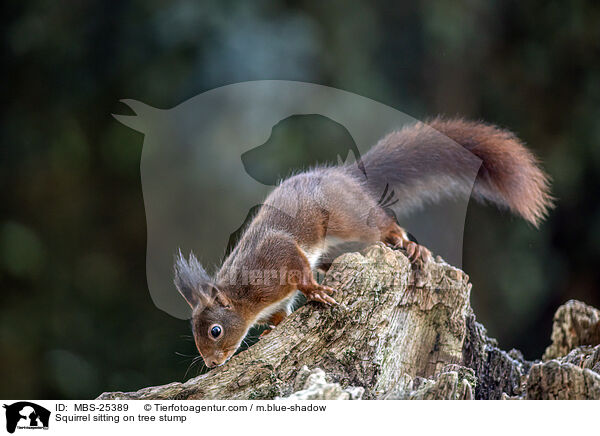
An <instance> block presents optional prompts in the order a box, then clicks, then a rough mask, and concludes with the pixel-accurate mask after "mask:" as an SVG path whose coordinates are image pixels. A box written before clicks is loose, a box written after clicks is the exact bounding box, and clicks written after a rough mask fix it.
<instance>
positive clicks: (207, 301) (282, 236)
mask: <svg viewBox="0 0 600 436" xmlns="http://www.w3.org/2000/svg"><path fill="white" fill-rule="evenodd" d="M448 138H450V139H451V140H452V141H454V142H455V143H456V144H458V145H460V146H462V147H459V146H454V147H453V146H451V145H450V144H449V142H450V141H449V140H448ZM465 149H466V150H467V151H468V152H470V153H465ZM474 156H476V157H477V158H478V159H479V160H481V167H480V169H479V173H478V175H477V178H476V179H475V184H474V185H473V183H472V180H470V179H469V178H468V177H465V173H467V170H468V168H472V159H470V158H469V157H471V158H473V157H474ZM365 170H366V171H365ZM388 185H389V186H390V187H392V188H393V189H394V190H395V192H396V194H397V197H398V200H399V201H400V202H401V204H400V206H401V207H402V202H404V203H405V204H406V205H407V207H408V206H410V207H414V206H418V205H419V204H420V203H423V202H427V201H437V200H439V199H442V198H449V197H450V198H451V197H452V196H455V195H457V194H464V193H470V192H472V195H473V196H474V197H475V198H476V199H478V200H486V201H489V202H493V203H495V204H497V205H499V206H504V207H507V208H509V209H510V210H511V211H512V212H514V213H515V214H517V215H520V216H521V217H523V218H524V219H525V220H527V221H528V222H530V223H532V224H533V225H534V226H536V227H537V226H538V224H539V223H540V221H541V220H542V219H543V218H544V217H545V215H546V214H547V212H548V209H549V208H550V207H551V206H552V197H551V196H550V194H549V179H548V177H547V176H546V175H545V174H544V172H543V171H542V170H541V169H540V168H539V166H538V163H537V160H536V158H535V157H534V156H533V154H532V153H531V152H530V151H528V150H527V149H526V148H525V146H524V145H523V144H522V143H521V142H520V141H519V139H518V138H517V137H516V136H515V135H513V134H512V133H511V132H509V131H507V130H503V129H500V128H498V127H496V126H493V125H489V124H484V123H480V122H470V121H465V120H462V119H453V120H445V119H441V118H436V119H434V120H432V121H430V122H428V123H427V124H425V123H416V124H414V125H412V126H409V127H405V128H403V129H401V130H399V131H396V132H393V133H391V134H389V135H387V136H386V137H384V138H383V139H382V140H380V141H379V142H378V143H377V144H376V145H375V146H374V147H373V148H372V149H371V150H369V151H368V152H367V153H366V154H365V155H364V156H362V158H361V159H360V164H359V165H356V164H353V165H350V164H344V165H339V166H331V167H329V166H322V167H317V168H314V169H311V170H309V171H306V172H303V173H300V174H296V175H294V176H292V177H290V178H288V179H286V180H284V181H282V182H281V183H280V184H279V186H277V187H276V188H275V189H274V190H273V191H272V192H271V194H270V195H269V196H268V197H267V199H266V200H265V204H264V205H263V206H262V207H261V208H260V209H259V211H258V213H257V214H256V216H255V217H254V218H253V220H252V221H251V222H250V224H249V226H248V227H247V228H246V230H245V231H244V232H243V235H242V236H241V238H240V240H239V242H238V244H237V245H236V246H235V248H234V249H233V250H232V251H231V253H230V254H229V256H228V257H227V258H226V259H225V261H224V262H223V264H222V266H221V267H220V269H219V271H218V272H217V273H216V275H215V276H214V277H210V276H209V275H208V274H207V272H206V271H205V270H204V268H202V266H201V265H200V263H199V262H198V260H197V259H196V257H195V256H194V255H193V254H190V257H189V260H186V259H185V258H184V257H183V256H182V255H181V253H179V256H178V257H177V258H176V261H175V279H174V282H175V286H176V288H177V290H178V291H179V292H180V293H181V294H182V295H183V297H184V298H185V300H186V301H187V302H188V304H189V305H190V306H191V308H192V330H193V334H194V341H195V343H196V346H197V348H198V351H199V352H200V354H201V356H202V358H203V359H204V362H205V363H206V365H207V366H208V367H214V366H218V365H222V364H223V363H225V362H226V361H227V360H228V359H229V358H230V357H231V356H232V355H233V354H234V353H235V351H236V350H237V349H238V348H239V346H240V344H241V342H242V340H243V339H244V337H245V336H246V334H247V333H248V330H249V329H250V328H251V327H252V326H254V325H268V326H271V327H273V326H276V325H277V324H279V323H280V322H281V321H282V320H283V319H284V318H285V317H286V316H287V315H289V314H290V312H291V308H292V305H293V303H294V300H295V298H296V296H297V295H299V294H298V291H299V292H301V293H302V294H304V296H305V297H306V299H307V300H308V301H311V300H312V301H317V302H320V303H324V304H336V302H335V300H334V298H333V297H332V294H335V290H334V289H331V288H329V287H327V286H324V285H321V284H319V283H317V281H316V280H315V279H314V277H313V269H314V268H315V267H317V266H318V262H319V259H320V258H321V256H322V255H323V254H324V253H326V251H327V250H328V249H329V248H331V247H332V246H333V245H335V244H336V243H339V242H345V241H360V242H364V243H374V242H377V241H382V242H384V243H386V244H388V245H389V246H391V247H393V248H399V249H403V250H404V251H405V252H406V254H407V256H408V257H409V259H410V261H411V262H412V263H413V264H414V265H415V266H418V265H422V264H423V263H425V262H428V261H430V259H431V253H430V251H429V250H428V249H426V248H425V247H423V246H421V245H418V244H417V243H415V242H413V241H411V240H410V239H409V238H408V235H407V232H406V231H405V230H404V229H403V228H402V227H400V226H399V225H398V223H397V222H396V220H395V218H394V217H393V216H391V215H390V214H389V213H387V212H386V210H385V209H384V207H383V206H382V205H381V201H378V200H379V199H380V197H382V196H381V191H382V187H383V186H385V190H387V187H388ZM471 189H472V191H471ZM384 196H385V194H384ZM288 211H295V212H294V213H288ZM257 274H258V278H257V277H256V275H257ZM253 275H254V277H253Z"/></svg>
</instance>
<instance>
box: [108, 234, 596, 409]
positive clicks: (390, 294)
mask: <svg viewBox="0 0 600 436" xmlns="http://www.w3.org/2000/svg"><path fill="white" fill-rule="evenodd" d="M423 274H424V279H425V280H424V281H425V285H424V286H423V287H416V286H415V285H414V283H415V280H414V273H413V271H412V269H411V266H410V264H409V261H408V259H407V258H406V257H405V256H404V254H403V253H402V252H401V251H396V250H392V249H390V248H388V247H386V246H384V245H382V244H376V245H373V246H371V247H369V248H367V249H366V250H365V251H364V252H363V253H362V254H361V253H347V254H344V255H342V256H340V257H339V258H338V259H336V261H335V262H334V263H333V265H332V267H331V269H330V270H329V272H328V273H327V275H326V277H325V284H326V285H328V286H331V287H333V288H335V289H337V292H336V294H335V295H334V297H335V298H336V300H337V301H338V303H339V305H338V306H333V307H329V306H324V305H321V304H318V303H314V302H313V303H309V304H307V305H305V306H303V307H301V308H300V309H298V310H297V311H295V312H294V313H293V314H292V315H291V316H289V317H288V318H287V319H286V320H285V321H284V322H282V323H281V324H280V325H279V326H278V327H277V328H275V329H274V330H273V331H272V332H271V333H269V334H268V335H266V336H264V337H262V338H261V339H260V341H259V342H258V343H257V344H255V345H253V346H252V347H250V348H249V349H247V350H245V351H243V352H241V353H239V354H237V355H236V356H234V357H233V358H232V359H231V360H230V361H229V362H227V363H226V364H225V365H223V366H220V367H217V368H214V369H212V370H211V371H209V372H208V373H206V374H203V375H200V376H198V377H195V378H192V379H190V380H188V381H186V382H184V383H179V382H175V383H170V384H168V385H163V386H153V387H147V388H143V389H141V390H139V391H137V392H127V393H124V392H106V393H103V394H102V395H101V396H100V397H99V399H275V398H280V399H281V398H290V399H361V398H362V399H509V398H510V399H522V398H535V399H554V398H557V399H558V398H560V399H592V398H593V399H600V345H598V344H599V342H600V311H598V310H597V309H594V308H592V307H590V306H587V305H585V304H584V303H581V302H578V301H570V302H568V303H566V304H565V305H564V306H561V307H560V308H559V309H558V311H557V312H556V315H555V320H554V327H553V331H552V337H551V339H552V343H551V344H550V346H549V347H548V349H547V350H546V352H545V353H544V357H543V360H540V361H536V362H529V361H526V360H525V359H523V356H522V355H521V353H520V352H518V351H516V350H511V351H510V352H506V351H503V350H501V349H499V347H498V345H497V343H496V341H495V340H494V339H491V338H489V337H488V336H487V334H486V330H485V328H484V327H483V326H482V325H481V324H479V323H478V322H477V321H476V320H475V315H474V314H473V311H472V309H471V306H470V303H469V297H470V292H471V284H470V283H469V280H468V276H467V275H466V274H465V273H463V272H462V271H461V270H459V269H457V268H454V267H452V266H451V265H448V264H446V263H444V262H443V261H442V260H441V259H440V258H437V259H436V261H434V262H430V263H428V264H427V266H426V268H425V270H424V272H423Z"/></svg>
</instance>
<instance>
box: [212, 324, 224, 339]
mask: <svg viewBox="0 0 600 436" xmlns="http://www.w3.org/2000/svg"><path fill="white" fill-rule="evenodd" d="M209 332H210V335H211V336H212V337H213V338H215V339H217V338H218V337H219V336H221V333H223V329H222V328H221V326H220V325H219V324H213V325H212V326H211V327H210V330H209Z"/></svg>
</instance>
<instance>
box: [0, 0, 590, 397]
mask: <svg viewBox="0 0 600 436" xmlns="http://www.w3.org/2000/svg"><path fill="white" fill-rule="evenodd" d="M0 8H1V10H2V14H1V17H2V18H0V19H1V20H2V33H3V37H2V70H1V72H0V74H1V75H2V83H3V86H2V105H1V110H2V126H1V139H2V152H1V156H2V159H1V162H0V181H1V186H2V193H1V195H2V201H1V202H0V209H1V210H2V214H1V215H0V287H1V291H2V294H1V301H2V304H1V308H0V353H1V356H2V357H1V358H0V374H1V376H0V377H1V380H2V382H1V383H0V396H1V397H3V398H90V397H95V396H96V395H98V394H99V393H101V392H102V391H108V390H132V389H137V388H140V387H143V386H146V385H151V384H152V385H154V384H160V383H166V382H171V381H175V380H183V379H184V375H185V372H186V369H187V367H188V365H189V362H190V359H189V358H188V357H185V356H181V355H180V354H183V355H193V354H195V351H194V346H193V343H192V342H191V340H190V337H189V335H190V331H189V325H188V322H186V321H180V320H177V319H174V318H171V317H170V316H168V315H166V314H165V313H163V312H161V311H159V310H158V309H156V308H155V307H154V305H153V304H152V302H151V300H150V296H149V294H148V291H147V287H146V276H145V249H146V247H145V243H146V227H145V216H144V204H143V199H142V191H141V184H140V174H139V159H140V154H141V147H142V142H143V137H142V135H141V134H139V133H136V132H134V131H133V130H130V129H128V128H126V127H124V126H123V125H120V124H119V123H118V122H117V121H115V120H114V119H113V118H112V117H111V115H110V114H111V113H127V109H125V108H124V106H122V104H120V103H119V99H121V98H134V99H137V100H141V101H144V102H146V103H148V104H151V105H152V106H156V107H160V108H169V107H172V106H174V105H177V104H179V103H181V102H182V101H184V100H186V99H188V98H190V97H192V96H194V95H197V94H198V93H201V92H203V91H206V90H209V89H212V88H214V87H217V86H221V85H225V84H229V83H235V82H239V81H246V80H254V79H288V80H301V81H308V82H315V83H319V84H324V85H329V86H334V87H337V88H341V89H344V90H348V91H351V92H353V93H356V94H360V95H363V96H366V97H369V98H372V99H375V100H378V101H380V102H382V103H384V104H387V105H389V106H392V107H394V108H396V109H398V110H400V111H403V112H406V113H408V114H409V115H411V116H413V117H415V118H419V119H424V118H426V117H429V116H434V115H436V114H445V115H449V116H453V115H462V116H465V117H468V118H474V119H483V120H486V121H489V122H493V123H497V124H499V125H501V126H504V127H508V128H510V129H511V130H513V131H515V132H516V133H517V134H518V135H519V136H520V137H521V138H523V139H524V140H525V141H526V142H527V143H528V144H529V145H530V147H531V148H532V149H533V150H534V151H535V152H536V153H537V154H538V156H540V158H541V160H542V162H543V165H544V167H545V168H546V170H547V171H548V172H549V173H550V174H551V176H552V178H553V180H554V182H553V193H554V195H555V196H556V197H557V198H558V201H557V208H556V209H555V210H554V211H553V212H552V214H551V216H550V219H549V220H548V221H547V222H546V223H545V224H544V225H543V226H542V227H541V229H540V230H539V231H536V230H535V229H533V228H531V227H530V226H528V225H527V224H525V223H524V222H523V221H521V220H519V219H516V218H513V217H511V216H509V215H508V214H506V213H502V212H499V211H497V210H495V209H492V208H484V207H481V206H478V205H475V204H471V205H470V207H469V212H468V216H467V223H466V230H465V244H464V269H465V271H467V272H468V274H469V275H470V276H471V278H472V282H473V284H474V289H473V294H472V302H473V306H474V308H475V312H476V314H477V316H478V319H479V320H480V321H482V322H483V323H484V324H485V325H486V326H487V328H488V329H489V332H490V334H491V335H492V336H495V337H497V338H498V339H499V341H500V345H501V346H502V347H503V348H505V349H509V348H512V347H515V348H519V349H521V350H522V351H523V352H524V354H525V356H526V357H527V358H530V359H534V358H539V356H540V355H541V353H542V351H543V349H544V348H545V346H546V345H547V344H548V342H549V335H550V327H551V319H552V315H553V313H554V311H555V310H556V308H557V307H558V306H559V305H560V304H561V303H563V302H565V301H566V300H568V299H570V298H577V299H580V300H583V301H585V302H587V303H590V304H593V305H596V306H598V307H600V293H599V291H598V289H599V287H598V286H599V282H600V268H599V267H600V265H599V264H598V259H600V204H599V202H598V201H597V198H598V195H599V194H600V123H599V122H598V120H599V119H600V4H599V3H598V2H592V1H589V2H585V1H547V2H537V3H536V2H521V1H503V2H500V1H491V2H475V1H466V2H454V1H449V0H436V1H424V2H407V4H404V5H400V4H399V2H392V1H389V2H374V3H369V4H367V3H364V4H354V3H352V4H350V3H346V2H308V1H285V2H277V1H274V0H263V1H259V2H252V3H249V2H248V3H242V2H230V1H209V2H195V1H187V0H176V1H172V2H162V1H146V2H141V1H120V2H104V1H85V2H75V1H69V2H47V1H28V2H3V4H2V6H0ZM196 373H197V369H195V368H194V369H192V370H190V373H188V377H189V376H190V375H195V374H196Z"/></svg>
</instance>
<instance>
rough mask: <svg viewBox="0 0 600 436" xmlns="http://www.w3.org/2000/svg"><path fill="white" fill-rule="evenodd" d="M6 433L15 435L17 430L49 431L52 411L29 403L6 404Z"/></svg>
mask: <svg viewBox="0 0 600 436" xmlns="http://www.w3.org/2000/svg"><path fill="white" fill-rule="evenodd" d="M4 408H5V409H6V431H8V432H9V433H14V432H15V430H16V429H47V428H48V424H49V421H50V411H49V410H48V409H46V408H44V407H42V406H39V405H37V404H35V403H31V402H29V401H19V402H18V403H13V404H10V405H7V404H5V405H4Z"/></svg>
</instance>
